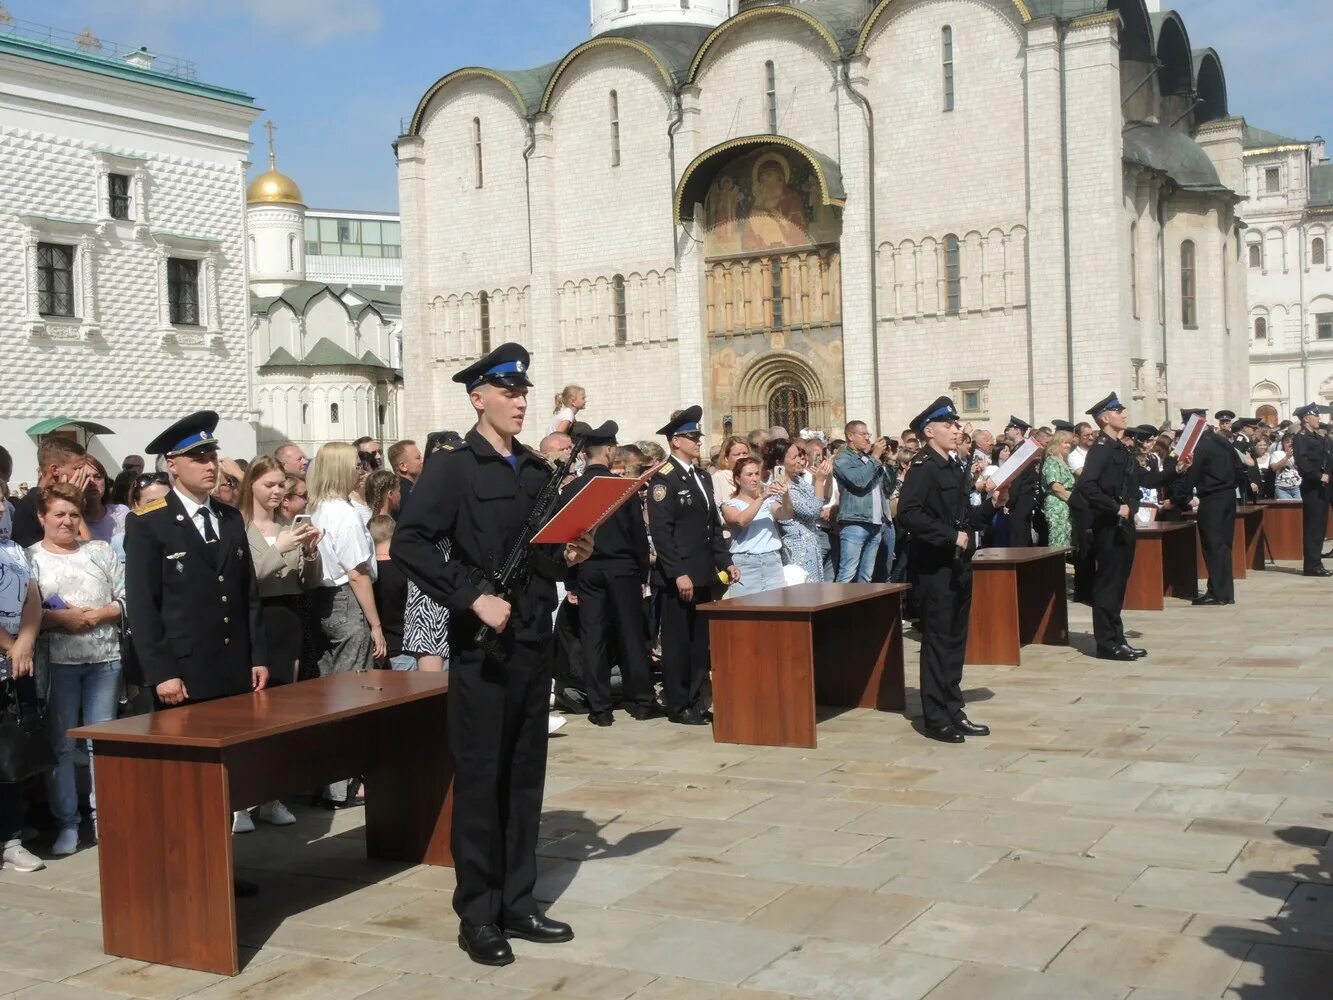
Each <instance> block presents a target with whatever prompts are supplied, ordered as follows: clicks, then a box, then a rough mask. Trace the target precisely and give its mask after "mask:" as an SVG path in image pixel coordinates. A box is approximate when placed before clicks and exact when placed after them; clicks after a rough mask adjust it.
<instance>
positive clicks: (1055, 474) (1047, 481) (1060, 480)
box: [1041, 431, 1075, 549]
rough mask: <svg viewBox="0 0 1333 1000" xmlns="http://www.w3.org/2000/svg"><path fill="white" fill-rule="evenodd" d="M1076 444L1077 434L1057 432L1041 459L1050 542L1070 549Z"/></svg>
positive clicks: (1042, 488) (1055, 545) (1044, 508)
mask: <svg viewBox="0 0 1333 1000" xmlns="http://www.w3.org/2000/svg"><path fill="white" fill-rule="evenodd" d="M1073 446H1074V435H1073V434H1072V433H1070V432H1069V431H1056V432H1055V433H1054V434H1053V435H1052V436H1051V440H1050V443H1049V444H1047V445H1046V455H1045V457H1044V458H1043V459H1042V461H1041V492H1042V497H1043V499H1042V509H1043V510H1044V511H1045V512H1046V530H1047V532H1048V533H1049V534H1048V544H1049V545H1050V546H1051V547H1052V548H1057V549H1062V548H1067V547H1069V545H1070V544H1071V539H1072V538H1073V528H1072V526H1071V524H1070V521H1069V497H1070V495H1071V494H1073V492H1074V483H1075V479H1074V473H1073V471H1072V470H1071V469H1070V468H1069V449H1070V448H1072V447H1073Z"/></svg>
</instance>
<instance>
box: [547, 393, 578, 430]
mask: <svg viewBox="0 0 1333 1000" xmlns="http://www.w3.org/2000/svg"><path fill="white" fill-rule="evenodd" d="M587 405H588V393H587V391H586V390H585V389H584V388H583V386H581V385H567V386H565V387H564V388H563V389H561V390H560V395H558V396H556V397H555V413H554V414H553V415H552V417H551V426H550V427H548V428H547V430H546V433H547V434H568V433H569V429H570V428H571V427H573V426H574V421H575V419H577V417H578V415H579V411H580V410H583V409H585V408H586V407H587Z"/></svg>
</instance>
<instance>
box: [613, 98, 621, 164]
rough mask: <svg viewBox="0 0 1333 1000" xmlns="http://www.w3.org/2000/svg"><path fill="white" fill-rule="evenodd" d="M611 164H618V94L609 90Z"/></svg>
mask: <svg viewBox="0 0 1333 1000" xmlns="http://www.w3.org/2000/svg"><path fill="white" fill-rule="evenodd" d="M611 166H613V167H618V166H620V96H619V95H618V94H617V93H616V92H615V91H614V90H613V91H611Z"/></svg>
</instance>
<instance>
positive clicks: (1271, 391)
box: [1250, 379, 1282, 400]
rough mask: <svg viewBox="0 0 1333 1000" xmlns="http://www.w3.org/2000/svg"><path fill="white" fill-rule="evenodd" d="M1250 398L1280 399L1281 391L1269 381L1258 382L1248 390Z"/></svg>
mask: <svg viewBox="0 0 1333 1000" xmlns="http://www.w3.org/2000/svg"><path fill="white" fill-rule="evenodd" d="M1250 398H1251V399H1254V400H1261V399H1281V398H1282V389H1281V387H1280V386H1279V385H1278V384H1277V383H1276V382H1273V381H1271V380H1269V379H1264V381H1262V382H1259V383H1257V384H1256V385H1255V387H1254V388H1253V389H1251V390H1250Z"/></svg>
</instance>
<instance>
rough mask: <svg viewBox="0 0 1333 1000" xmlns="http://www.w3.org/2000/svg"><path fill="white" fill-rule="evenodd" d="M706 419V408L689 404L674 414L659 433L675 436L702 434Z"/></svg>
mask: <svg viewBox="0 0 1333 1000" xmlns="http://www.w3.org/2000/svg"><path fill="white" fill-rule="evenodd" d="M703 419H704V408H703V407H702V406H698V405H695V406H687V407H686V408H685V409H683V410H681V411H679V412H678V413H676V414H675V415H673V416H672V418H671V420H670V422H669V423H668V424H667V425H666V426H665V427H662V428H659V429H658V431H657V433H658V434H661V435H662V436H663V437H675V436H676V435H677V434H702V433H703V432H704V428H703Z"/></svg>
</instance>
